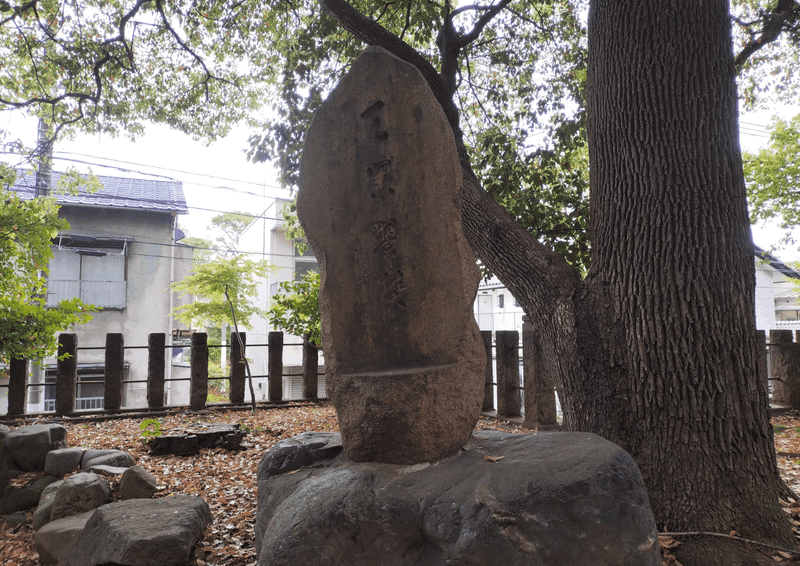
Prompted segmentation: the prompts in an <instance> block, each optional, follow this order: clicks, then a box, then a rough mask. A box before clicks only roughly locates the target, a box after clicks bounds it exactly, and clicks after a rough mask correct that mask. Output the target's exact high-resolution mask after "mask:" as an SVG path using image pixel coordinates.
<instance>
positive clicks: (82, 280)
mask: <svg viewBox="0 0 800 566" xmlns="http://www.w3.org/2000/svg"><path fill="white" fill-rule="evenodd" d="M129 240H130V239H129V238H105V237H103V238H101V237H95V236H78V235H62V236H59V237H58V238H56V239H55V241H54V246H53V258H52V259H51V260H50V275H49V277H48V280H47V306H49V307H55V306H57V305H58V303H59V302H60V301H62V300H66V299H74V298H79V299H80V300H82V301H83V302H85V303H88V304H92V305H96V306H98V307H102V308H106V309H124V308H125V300H126V292H127V282H126V281H125V258H126V255H127V243H128V241H129Z"/></svg>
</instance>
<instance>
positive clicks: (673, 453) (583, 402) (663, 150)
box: [320, 0, 795, 566]
mask: <svg viewBox="0 0 800 566" xmlns="http://www.w3.org/2000/svg"><path fill="white" fill-rule="evenodd" d="M320 4H321V5H322V6H323V8H324V9H325V10H326V11H327V12H328V13H329V14H331V15H332V16H333V17H334V18H335V19H336V20H337V21H338V22H339V23H340V24H341V25H342V26H343V27H345V28H346V29H347V30H348V31H350V32H351V33H353V34H354V35H356V36H357V37H359V38H360V39H362V40H364V41H365V42H367V43H370V44H372V45H381V46H382V47H384V48H386V49H388V50H390V51H391V52H393V53H395V54H396V55H397V56H399V57H401V58H403V59H405V60H407V61H409V62H411V63H412V64H415V65H416V66H417V67H418V68H420V70H421V71H422V72H423V75H424V76H425V77H426V78H427V79H428V82H429V84H430V85H431V88H432V89H433V91H434V93H435V94H436V95H437V98H438V99H439V100H440V102H441V103H442V105H443V107H444V108H445V113H446V114H447V115H448V117H449V118H450V119H451V125H452V126H453V129H454V132H455V137H456V140H457V143H459V145H460V151H461V157H462V165H463V167H464V180H465V182H464V187H463V191H464V194H463V217H464V231H465V234H466V236H467V238H468V240H469V242H470V245H471V246H472V248H473V251H474V252H475V254H476V255H477V256H478V257H479V258H480V259H481V260H482V261H483V262H484V263H485V264H486V265H487V266H488V267H489V268H490V269H491V270H492V271H493V272H494V273H495V274H496V275H497V276H498V277H499V278H500V280H501V281H503V283H505V284H506V286H507V287H508V288H509V290H510V291H511V292H512V294H514V296H515V297H516V298H517V299H518V300H519V301H520V304H521V305H522V306H523V308H524V310H525V312H526V313H527V314H528V315H529V316H530V318H531V320H532V321H534V323H535V326H536V332H537V335H538V336H539V338H540V340H541V344H542V351H543V358H544V359H543V365H544V366H545V370H546V371H549V372H551V373H552V374H553V375H556V377H557V379H558V385H559V386H560V391H561V392H562V399H561V401H562V407H563V409H564V414H565V420H564V426H565V428H567V429H571V430H586V431H592V432H595V433H598V434H600V435H601V436H604V437H605V438H608V439H610V440H612V441H614V442H616V443H618V444H619V445H621V446H622V447H623V448H625V449H626V450H628V451H629V452H630V453H631V454H632V455H633V457H634V458H635V459H636V461H637V463H638V464H639V467H640V469H641V471H642V475H643V477H644V480H645V484H646V485H647V487H648V493H649V495H650V499H651V504H652V507H653V511H654V513H655V516H656V519H657V521H658V522H659V526H660V528H661V529H662V530H671V531H710V532H716V533H725V534H727V533H729V532H730V531H732V530H735V531H737V532H738V533H739V534H740V535H742V536H745V537H748V538H751V539H756V540H761V541H764V542H769V543H774V544H780V545H784V546H787V547H792V546H794V544H795V542H794V540H793V536H792V532H791V528H790V526H789V523H788V520H787V518H786V517H785V516H784V514H783V513H782V511H781V509H780V506H779V503H778V496H779V494H780V493H781V489H782V483H781V480H780V477H779V475H778V471H777V462H776V458H775V452H774V447H773V438H772V429H771V427H770V424H769V415H768V405H767V396H766V395H767V393H766V388H765V386H764V383H765V380H764V379H763V376H760V375H759V365H758V357H757V350H756V340H755V320H754V311H755V309H754V285H755V279H754V278H755V276H754V270H753V248H752V243H751V239H750V231H749V223H748V219H747V203H746V199H745V192H744V181H743V175H742V165H741V156H740V152H739V146H738V125H737V98H736V86H735V82H734V77H735V68H734V58H733V54H732V51H731V50H732V46H731V39H730V27H729V20H728V2H727V0H707V1H706V2H699V3H698V2H696V1H695V0H676V1H674V2H670V3H666V4H665V3H663V2H659V1H656V0H615V1H614V2H611V1H607V0H606V1H604V0H594V1H593V2H592V3H591V8H590V19H589V76H588V93H589V95H588V96H589V98H588V101H587V102H588V105H587V108H588V121H589V122H588V123H589V148H590V161H591V170H590V175H591V179H590V185H591V211H592V212H591V218H592V265H591V269H590V272H589V275H588V276H587V278H586V279H585V280H584V281H580V280H579V277H578V274H577V273H576V272H575V271H574V270H573V269H572V268H571V267H570V266H569V265H568V264H567V263H566V262H565V261H563V260H562V259H561V258H560V257H558V256H557V255H556V254H555V253H553V252H552V251H551V250H549V249H548V248H546V247H544V246H542V245H541V244H539V243H538V242H536V241H535V240H534V239H533V238H532V236H530V234H528V233H527V232H526V231H525V230H524V229H523V228H522V227H521V226H520V225H519V224H517V223H516V222H515V221H514V220H513V219H512V218H511V217H510V216H509V215H508V214H507V213H506V212H505V211H504V210H503V209H502V208H501V207H500V206H499V205H498V204H496V203H495V202H494V201H493V200H492V199H491V197H489V195H488V194H487V193H486V192H485V191H483V190H482V188H481V187H480V184H479V182H478V181H477V179H476V177H475V175H474V174H473V172H472V170H471V168H470V165H469V160H468V157H467V155H466V151H465V150H464V149H463V145H462V144H461V139H462V136H461V132H460V130H459V127H458V123H457V112H456V113H455V120H454V119H453V116H454V114H453V113H454V111H455V107H454V105H453V103H452V92H448V89H447V88H446V84H447V83H446V81H443V80H442V78H441V76H440V75H439V74H437V73H436V72H435V71H434V72H431V71H432V67H430V65H429V64H428V63H427V61H425V60H424V59H423V62H422V63H420V59H421V58H420V57H417V56H409V55H408V50H407V49H405V48H404V49H398V48H397V46H398V42H400V40H399V39H398V38H396V37H394V36H392V35H391V34H389V33H388V32H386V31H385V30H382V28H380V26H378V25H377V24H375V23H374V22H371V21H370V20H368V19H366V18H363V17H362V18H361V19H359V18H356V17H355V16H354V14H353V12H354V11H353V10H352V8H351V7H350V6H349V5H348V4H347V3H346V2H344V1H343V0H320ZM400 43H402V42H400ZM406 47H407V46H406ZM721 540H722V539H719V538H715V539H710V538H705V539H700V540H697V539H695V540H694V541H693V542H691V543H690V542H688V541H685V542H684V544H683V545H681V546H682V548H683V549H684V552H683V556H684V559H683V562H684V564H686V565H687V566H689V565H690V564H704V565H707V564H720V565H721V564H725V565H731V564H740V563H741V564H745V563H746V564H753V563H757V562H758V560H759V558H758V557H757V556H748V553H749V552H750V551H749V550H747V549H745V548H744V547H743V546H739V545H738V543H729V542H720V541H721ZM764 563H769V562H768V561H767V562H764Z"/></svg>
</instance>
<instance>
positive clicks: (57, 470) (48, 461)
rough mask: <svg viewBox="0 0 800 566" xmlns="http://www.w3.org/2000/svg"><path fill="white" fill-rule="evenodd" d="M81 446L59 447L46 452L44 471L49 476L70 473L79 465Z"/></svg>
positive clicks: (81, 453)
mask: <svg viewBox="0 0 800 566" xmlns="http://www.w3.org/2000/svg"><path fill="white" fill-rule="evenodd" d="M83 452H84V450H83V448H59V449H57V450H51V451H50V452H48V453H47V457H46V458H45V462H44V473H46V474H49V475H51V476H58V477H61V476H64V475H66V474H71V473H72V472H74V471H75V470H77V469H78V468H79V467H80V465H81V459H82V458H83Z"/></svg>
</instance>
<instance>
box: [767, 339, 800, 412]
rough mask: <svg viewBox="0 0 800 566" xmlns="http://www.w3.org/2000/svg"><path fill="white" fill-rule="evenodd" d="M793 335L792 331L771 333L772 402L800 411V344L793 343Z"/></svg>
mask: <svg viewBox="0 0 800 566" xmlns="http://www.w3.org/2000/svg"><path fill="white" fill-rule="evenodd" d="M792 335H793V333H792V331H791V330H772V331H771V332H770V340H769V341H770V347H769V365H770V374H771V375H772V402H773V403H775V404H776V405H786V406H789V407H791V408H793V409H800V344H797V343H795V342H792V337H793V336H792Z"/></svg>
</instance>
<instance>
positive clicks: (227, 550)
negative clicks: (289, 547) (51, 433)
mask: <svg viewBox="0 0 800 566" xmlns="http://www.w3.org/2000/svg"><path fill="white" fill-rule="evenodd" d="M147 418H150V417H146V416H145V417H142V416H140V417H138V418H124V419H117V418H113V419H107V420H98V421H86V420H83V421H81V420H66V421H60V420H59V421H55V420H52V421H43V420H40V421H35V422H39V423H41V422H59V423H61V424H64V425H65V426H66V428H67V439H68V441H69V445H70V446H80V447H82V448H87V449H88V448H95V449H110V448H113V449H117V450H124V451H126V452H128V453H130V454H131V455H132V456H133V457H134V459H135V460H136V461H137V463H138V464H140V465H141V466H142V467H143V468H144V469H146V470H147V471H149V472H150V473H151V474H153V475H154V476H155V478H156V481H157V482H158V492H157V493H156V497H166V496H169V495H174V494H185V495H194V496H197V497H200V498H202V499H203V500H204V501H205V502H206V503H208V505H209V507H210V508H211V513H212V515H213V522H212V524H211V526H210V527H209V529H208V530H207V531H206V534H205V538H204V540H202V541H201V542H200V543H199V544H198V548H197V551H196V552H195V556H194V557H193V558H192V561H191V562H190V564H192V565H195V564H196V565H198V566H255V564H256V561H257V557H256V555H255V541H254V525H255V515H256V500H257V493H256V482H257V478H256V472H257V468H258V463H259V462H260V461H261V458H262V456H263V455H264V454H265V453H266V451H267V450H268V449H269V448H270V447H271V446H272V445H273V444H275V443H276V442H278V441H280V440H282V439H284V438H289V437H292V436H295V435H298V434H300V433H303V432H306V431H316V432H337V431H338V430H339V423H338V421H337V420H336V413H335V411H334V410H333V406H332V405H330V404H329V403H319V404H304V405H294V406H293V405H287V406H284V407H279V408H270V409H264V408H258V409H257V410H256V411H255V412H252V411H250V410H249V409H245V410H213V409H210V410H206V411H200V412H188V411H173V412H170V413H169V414H168V415H167V416H164V417H159V421H160V423H161V427H160V432H161V434H168V433H169V432H170V431H171V430H173V429H182V428H185V427H187V426H188V425H191V424H192V423H209V422H214V423H231V424H233V423H238V424H239V425H240V428H241V429H243V430H245V431H247V436H246V437H245V439H244V444H243V449H242V450H239V451H235V452H232V451H226V450H223V449H205V450H201V451H200V453H199V454H198V455H195V456H151V455H150V453H149V451H148V450H147V448H146V447H145V446H144V443H143V439H142V438H141V436H140V435H141V432H142V431H141V430H140V428H139V427H140V425H141V423H142V421H144V420H145V419H147ZM24 424H34V421H31V422H26V423H24ZM150 428H151V429H152V427H150ZM477 428H479V429H493V430H504V431H508V432H529V431H528V429H525V428H523V427H521V426H519V425H517V424H513V423H504V422H501V421H497V420H493V419H486V418H481V420H480V421H479V423H478V427H477ZM39 475H41V474H39ZM34 477H37V474H25V477H24V481H23V478H18V479H17V480H15V481H16V483H18V484H20V485H24V484H25V483H26V482H27V481H28V480H30V479H32V478H34ZM109 479H110V480H111V484H112V491H115V490H116V489H118V484H119V481H118V478H117V479H116V480H115V479H113V478H109ZM112 498H115V499H118V494H117V493H114V494H113V495H112ZM27 515H28V519H29V522H28V523H27V524H25V525H21V526H18V527H11V526H10V525H8V524H7V523H5V522H0V564H13V565H14V566H40V564H41V563H40V562H39V557H38V554H37V553H36V551H35V550H34V548H33V534H34V532H33V529H32V527H31V525H30V518H31V517H32V516H33V510H30V511H29V512H28V513H27Z"/></svg>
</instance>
